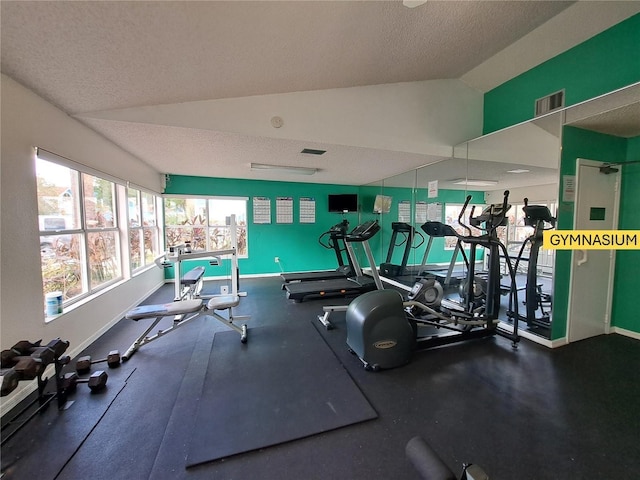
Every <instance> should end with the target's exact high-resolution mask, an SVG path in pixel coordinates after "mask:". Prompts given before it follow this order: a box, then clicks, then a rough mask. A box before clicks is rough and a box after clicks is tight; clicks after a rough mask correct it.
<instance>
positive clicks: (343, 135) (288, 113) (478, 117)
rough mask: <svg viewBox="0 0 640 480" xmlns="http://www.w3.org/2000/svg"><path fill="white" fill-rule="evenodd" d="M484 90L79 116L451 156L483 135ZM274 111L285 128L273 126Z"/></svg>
mask: <svg viewBox="0 0 640 480" xmlns="http://www.w3.org/2000/svg"><path fill="white" fill-rule="evenodd" d="M482 105H483V95H482V94H481V93H480V92H478V91H476V90H473V89H472V88H470V87H468V86H467V85H465V84H464V83H463V82H461V81H460V80H428V81H421V82H409V83H394V84H387V85H369V86H362V87H350V88H337V89H330V90H317V91H306V92H293V93H283V94H274V95H256V96H252V97H243V98H225V99H218V100H204V101H197V102H183V103H176V104H168V105H154V106H147V107H133V108H125V109H119V110H107V111H103V112H91V113H87V114H83V115H79V117H83V118H93V119H109V120H119V121H126V122H142V123H144V124H156V125H170V126H178V127H184V128H194V129H203V130H214V131H220V132H229V133H240V134H244V135H250V136H257V137H273V138H285V139H290V140H302V141H309V140H311V141H314V142H321V143H328V144H334V145H349V146H354V147H365V148H374V149H382V150H388V151H397V152H407V153H416V154H426V155H434V156H449V155H451V146H452V145H456V144H458V143H460V142H463V141H465V140H468V139H470V138H475V137H477V136H479V135H480V134H481V133H482ZM274 112H276V113H277V114H278V115H279V116H281V117H282V118H283V119H284V121H285V123H286V125H287V128H283V129H277V128H272V127H271V125H270V123H268V122H265V118H270V117H271V116H272V115H273V114H274Z"/></svg>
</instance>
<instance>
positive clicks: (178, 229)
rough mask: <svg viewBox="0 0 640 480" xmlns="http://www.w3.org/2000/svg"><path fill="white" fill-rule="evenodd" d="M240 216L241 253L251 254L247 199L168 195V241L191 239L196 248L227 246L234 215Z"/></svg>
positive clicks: (238, 219) (239, 248)
mask: <svg viewBox="0 0 640 480" xmlns="http://www.w3.org/2000/svg"><path fill="white" fill-rule="evenodd" d="M231 215H235V217H236V226H237V228H236V239H237V242H238V256H240V257H247V256H248V245H247V199H246V198H230V197H209V198H207V197H171V198H165V199H164V218H165V235H166V245H167V246H171V245H179V244H182V243H187V242H189V243H190V244H191V248H192V250H206V251H215V250H224V249H228V248H230V246H231V231H230V229H229V224H230V216H231Z"/></svg>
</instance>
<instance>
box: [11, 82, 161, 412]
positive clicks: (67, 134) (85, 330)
mask: <svg viewBox="0 0 640 480" xmlns="http://www.w3.org/2000/svg"><path fill="white" fill-rule="evenodd" d="M1 88H2V90H1V102H2V103H1V115H2V116H1V118H0V121H1V130H2V147H1V157H0V179H1V181H0V199H1V202H0V207H1V208H0V221H1V223H0V334H1V340H0V343H1V345H0V347H1V348H2V349H6V348H10V347H11V346H12V345H13V344H14V343H15V342H17V341H19V340H23V339H24V340H31V341H34V340H38V339H43V341H44V342H48V341H49V340H52V339H54V338H56V337H60V338H62V339H63V340H68V341H69V342H70V347H69V349H68V351H67V353H68V354H70V355H72V356H73V355H75V354H77V353H78V352H80V351H81V350H82V349H83V348H85V347H86V346H87V345H89V344H90V343H91V342H92V341H93V340H94V339H95V338H97V337H98V336H99V335H100V334H102V333H104V331H106V330H107V329H108V328H109V327H110V326H112V325H113V324H114V323H115V322H117V321H118V320H119V319H120V318H122V316H123V313H124V312H126V311H127V310H128V309H130V308H131V307H132V306H135V305H136V304H138V303H139V302H140V301H141V300H142V299H143V298H145V297H146V296H147V295H148V294H150V293H151V292H153V291H154V290H155V289H156V288H158V287H159V286H160V285H161V284H162V282H163V272H162V271H161V270H160V269H158V268H152V269H150V270H148V271H146V272H144V273H142V274H141V275H139V276H137V277H136V278H134V279H132V280H129V281H126V282H123V283H122V284H119V285H117V286H115V287H112V288H111V289H110V290H109V291H106V292H104V293H103V294H102V295H100V296H99V297H98V298H96V299H94V300H92V301H90V302H86V303H85V304H83V305H78V306H76V307H75V308H73V309H70V310H69V311H67V312H65V313H64V314H62V315H61V316H59V317H58V318H56V319H55V320H54V321H51V322H49V323H45V318H44V297H43V292H42V276H41V272H40V242H39V235H38V206H37V193H36V179H35V162H34V158H35V152H34V147H36V146H37V147H42V148H44V149H46V150H49V151H51V152H54V153H56V154H58V155H61V156H63V157H66V158H69V159H71V160H73V161H75V162H78V163H82V164H84V165H87V166H89V167H92V168H95V169H97V170H99V171H102V172H105V173H108V174H111V175H113V176H115V177H118V178H123V177H126V178H124V179H125V180H129V181H131V182H132V183H135V184H137V185H139V186H141V187H145V188H148V189H150V190H152V191H154V192H161V191H162V187H161V176H160V174H159V172H157V171H155V170H153V169H152V168H151V167H149V166H148V165H146V164H144V163H143V162H141V161H140V160H138V159H137V158H135V157H133V156H131V155H129V154H128V153H126V152H125V151H123V150H121V149H120V148H118V147H117V146H115V145H114V144H112V143H111V142H109V141H108V140H106V139H105V138H103V137H101V136H100V135H98V134H96V133H95V132H94V131H92V130H90V129H89V128H87V127H85V126H83V125H82V124H80V123H79V122H78V121H77V120H75V119H73V118H71V117H69V116H68V115H66V114H65V113H64V112H62V111H61V110H59V109H58V108H56V107H54V106H53V105H51V104H50V103H48V102H46V101H44V100H43V99H42V98H40V97H38V96H36V95H35V94H33V93H32V92H30V91H29V90H27V89H26V88H24V87H22V86H21V85H19V84H18V83H16V82H15V81H13V80H12V79H10V78H9V77H7V76H5V75H2V83H1ZM127 346H128V345H127ZM120 347H126V346H116V347H114V348H120ZM35 383H36V382H35V381H32V382H21V385H20V387H19V388H18V390H16V391H15V392H14V393H13V394H11V395H9V396H7V397H4V398H2V401H1V403H0V409H1V411H2V413H3V414H4V413H5V412H6V411H8V410H9V409H10V408H12V407H13V406H14V405H15V404H16V403H17V402H18V401H20V400H21V399H22V398H24V397H25V396H26V395H27V394H28V393H30V392H31V391H33V390H34V389H35Z"/></svg>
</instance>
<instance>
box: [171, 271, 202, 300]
mask: <svg viewBox="0 0 640 480" xmlns="http://www.w3.org/2000/svg"><path fill="white" fill-rule="evenodd" d="M202 277H204V267H202V266H200V267H194V268H192V269H191V270H189V271H188V272H187V273H185V274H184V275H183V276H182V278H181V279H180V287H181V292H180V298H176V299H175V300H176V301H178V300H182V299H184V298H187V299H190V300H191V299H194V298H196V297H197V296H198V295H200V291H201V290H202Z"/></svg>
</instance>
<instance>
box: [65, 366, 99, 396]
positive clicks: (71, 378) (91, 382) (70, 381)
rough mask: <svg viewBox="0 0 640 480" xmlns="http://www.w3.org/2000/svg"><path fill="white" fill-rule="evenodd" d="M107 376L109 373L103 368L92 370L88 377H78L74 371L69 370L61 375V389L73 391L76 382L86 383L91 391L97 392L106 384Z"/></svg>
mask: <svg viewBox="0 0 640 480" xmlns="http://www.w3.org/2000/svg"><path fill="white" fill-rule="evenodd" d="M108 378H109V375H107V372H105V371H104V370H98V371H95V372H93V373H92V374H91V376H90V377H89V378H80V377H78V374H77V373H76V372H70V373H66V374H65V375H64V377H62V389H63V390H64V391H65V392H73V391H75V389H76V386H77V385H78V383H86V384H87V385H88V386H89V388H90V389H91V391H92V392H99V391H100V390H102V389H103V388H104V387H106V386H107V379H108Z"/></svg>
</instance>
